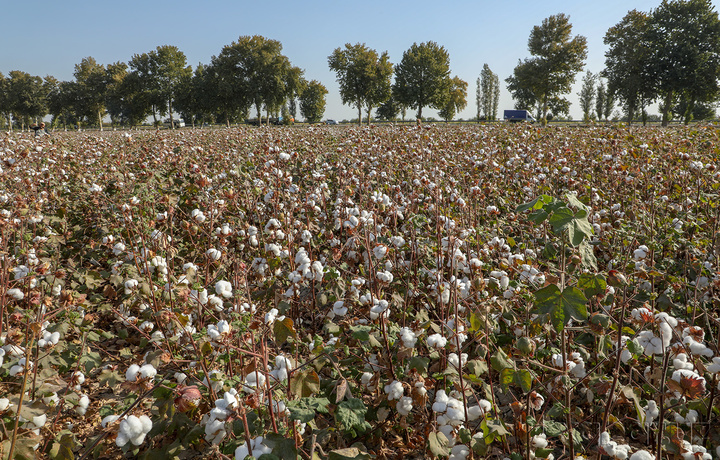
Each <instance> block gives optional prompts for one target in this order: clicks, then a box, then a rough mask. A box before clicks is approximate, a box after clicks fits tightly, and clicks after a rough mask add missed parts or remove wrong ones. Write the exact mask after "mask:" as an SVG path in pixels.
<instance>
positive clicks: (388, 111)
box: [377, 97, 402, 121]
mask: <svg viewBox="0 0 720 460" xmlns="http://www.w3.org/2000/svg"><path fill="white" fill-rule="evenodd" d="M401 110H402V108H401V107H400V104H398V102H397V100H396V99H395V98H394V97H390V99H388V100H387V101H385V102H383V103H382V104H380V107H378V109H377V116H378V118H380V119H381V120H387V121H393V120H396V119H397V117H398V115H399V114H400V112H401Z"/></svg>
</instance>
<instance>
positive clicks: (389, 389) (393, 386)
mask: <svg viewBox="0 0 720 460" xmlns="http://www.w3.org/2000/svg"><path fill="white" fill-rule="evenodd" d="M404 391H405V390H404V389H403V385H402V383H400V382H398V381H397V380H393V381H392V382H391V383H389V384H388V385H385V393H387V395H388V400H393V399H400V398H401V397H402V395H403V393H404Z"/></svg>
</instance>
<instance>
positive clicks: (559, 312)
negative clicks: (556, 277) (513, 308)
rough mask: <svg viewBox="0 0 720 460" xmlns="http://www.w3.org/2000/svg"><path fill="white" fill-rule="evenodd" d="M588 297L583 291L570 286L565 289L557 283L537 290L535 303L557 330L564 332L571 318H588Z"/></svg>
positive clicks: (582, 319) (577, 319)
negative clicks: (561, 288)
mask: <svg viewBox="0 0 720 460" xmlns="http://www.w3.org/2000/svg"><path fill="white" fill-rule="evenodd" d="M586 303H587V298H585V295H584V294H583V292H582V291H581V290H580V289H578V288H576V287H570V288H565V290H562V291H561V290H560V288H559V287H558V286H557V285H555V284H548V285H547V286H545V287H544V288H542V289H540V290H538V291H536V292H535V305H536V306H537V308H538V312H539V313H540V314H542V315H545V316H547V317H548V318H549V319H550V322H551V323H552V325H553V327H554V328H555V330H556V331H557V332H562V331H563V329H564V328H565V326H566V325H567V323H568V322H569V321H570V319H575V320H576V321H581V322H582V321H585V320H586V319H587V307H586V306H585V304H586Z"/></svg>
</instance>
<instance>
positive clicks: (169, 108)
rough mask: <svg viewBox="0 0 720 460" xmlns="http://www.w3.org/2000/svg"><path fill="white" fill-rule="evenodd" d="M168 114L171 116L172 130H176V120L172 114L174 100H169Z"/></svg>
mask: <svg viewBox="0 0 720 460" xmlns="http://www.w3.org/2000/svg"><path fill="white" fill-rule="evenodd" d="M168 113H169V114H170V129H175V120H173V114H172V99H168Z"/></svg>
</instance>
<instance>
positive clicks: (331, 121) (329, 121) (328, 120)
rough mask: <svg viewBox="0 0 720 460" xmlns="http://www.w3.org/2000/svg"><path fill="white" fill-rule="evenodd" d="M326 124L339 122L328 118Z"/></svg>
mask: <svg viewBox="0 0 720 460" xmlns="http://www.w3.org/2000/svg"><path fill="white" fill-rule="evenodd" d="M325 124H326V125H336V124H338V122H337V121H335V120H330V119H327V120H325Z"/></svg>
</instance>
